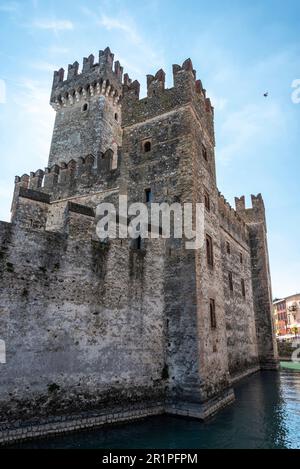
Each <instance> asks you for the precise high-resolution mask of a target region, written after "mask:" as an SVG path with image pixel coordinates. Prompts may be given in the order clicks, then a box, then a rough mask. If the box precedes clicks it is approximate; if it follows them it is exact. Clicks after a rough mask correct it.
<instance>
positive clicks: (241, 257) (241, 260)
mask: <svg viewBox="0 0 300 469" xmlns="http://www.w3.org/2000/svg"><path fill="white" fill-rule="evenodd" d="M242 263H243V254H242V253H241V252H240V264H242Z"/></svg>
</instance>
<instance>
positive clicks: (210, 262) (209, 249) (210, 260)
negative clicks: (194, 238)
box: [206, 235, 214, 267]
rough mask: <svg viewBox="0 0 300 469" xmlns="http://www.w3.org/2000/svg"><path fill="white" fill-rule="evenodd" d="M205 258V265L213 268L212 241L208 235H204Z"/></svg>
mask: <svg viewBox="0 0 300 469" xmlns="http://www.w3.org/2000/svg"><path fill="white" fill-rule="evenodd" d="M206 258H207V264H208V265H209V266H210V267H213V265H214V251H213V241H212V238H211V237H210V236H209V235H206Z"/></svg>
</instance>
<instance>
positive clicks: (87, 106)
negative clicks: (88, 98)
mask: <svg viewBox="0 0 300 469" xmlns="http://www.w3.org/2000/svg"><path fill="white" fill-rule="evenodd" d="M88 108H89V105H88V103H84V104H83V106H82V108H81V110H82V112H85V111H87V110H88Z"/></svg>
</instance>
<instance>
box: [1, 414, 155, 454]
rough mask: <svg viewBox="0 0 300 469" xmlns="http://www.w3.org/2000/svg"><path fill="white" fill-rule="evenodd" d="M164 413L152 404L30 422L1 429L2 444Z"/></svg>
mask: <svg viewBox="0 0 300 469" xmlns="http://www.w3.org/2000/svg"><path fill="white" fill-rule="evenodd" d="M163 413H164V408H163V406H150V407H145V408H144V409H142V408H135V409H125V410H124V411H121V412H114V413H107V414H101V415H98V416H95V415H94V416H93V417H86V416H84V415H82V417H81V418H80V417H79V416H76V417H74V418H73V419H68V418H67V417H66V418H65V420H61V421H56V422H48V423H43V424H40V425H36V424H28V425H27V426H26V425H24V426H22V427H21V428H20V427H19V428H6V429H3V430H1V429H0V446H4V445H7V444H12V443H16V442H19V441H24V440H30V439H35V438H42V437H43V438H46V437H52V436H56V435H60V434H62V433H69V432H73V431H80V430H86V429H93V428H95V429H96V428H98V427H102V426H104V425H108V424H114V423H115V424H117V423H125V422H128V421H132V420H137V419H140V418H145V417H148V416H151V415H160V414H163Z"/></svg>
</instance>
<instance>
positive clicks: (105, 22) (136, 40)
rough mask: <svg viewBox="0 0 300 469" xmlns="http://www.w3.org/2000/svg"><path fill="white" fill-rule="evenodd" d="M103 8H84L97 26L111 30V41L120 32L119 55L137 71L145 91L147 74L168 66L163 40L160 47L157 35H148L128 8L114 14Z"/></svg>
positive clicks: (84, 11)
mask: <svg viewBox="0 0 300 469" xmlns="http://www.w3.org/2000/svg"><path fill="white" fill-rule="evenodd" d="M103 9H104V8H102V11H100V10H98V11H97V10H96V11H94V10H91V9H89V8H87V7H82V8H81V11H82V13H83V14H85V15H86V16H88V17H89V18H90V19H91V20H92V21H93V22H94V25H95V26H97V27H99V28H101V29H103V30H105V31H107V32H108V33H111V37H110V36H108V37H109V39H110V40H111V43H113V42H114V38H115V36H116V35H115V33H116V32H117V33H118V38H119V41H118V47H119V51H118V52H119V56H118V58H119V60H120V62H121V63H122V65H123V66H124V67H126V70H127V71H128V72H129V73H132V74H134V78H137V79H139V80H140V82H141V85H142V93H143V92H144V91H145V89H144V86H143V85H144V81H145V76H144V75H145V73H147V72H148V73H151V72H155V71H156V70H158V68H161V67H164V66H165V58H164V51H163V48H162V46H161V43H159V46H158V45H156V42H157V39H156V38H155V37H150V36H149V34H148V35H145V33H144V31H143V30H141V29H140V28H139V27H138V24H137V22H136V20H135V17H134V16H133V15H131V14H129V13H128V11H127V10H126V11H125V10H124V11H122V12H120V11H119V12H118V13H117V14H113V15H112V14H109V13H107V11H103ZM107 9H108V7H107ZM149 64H150V68H149Z"/></svg>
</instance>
